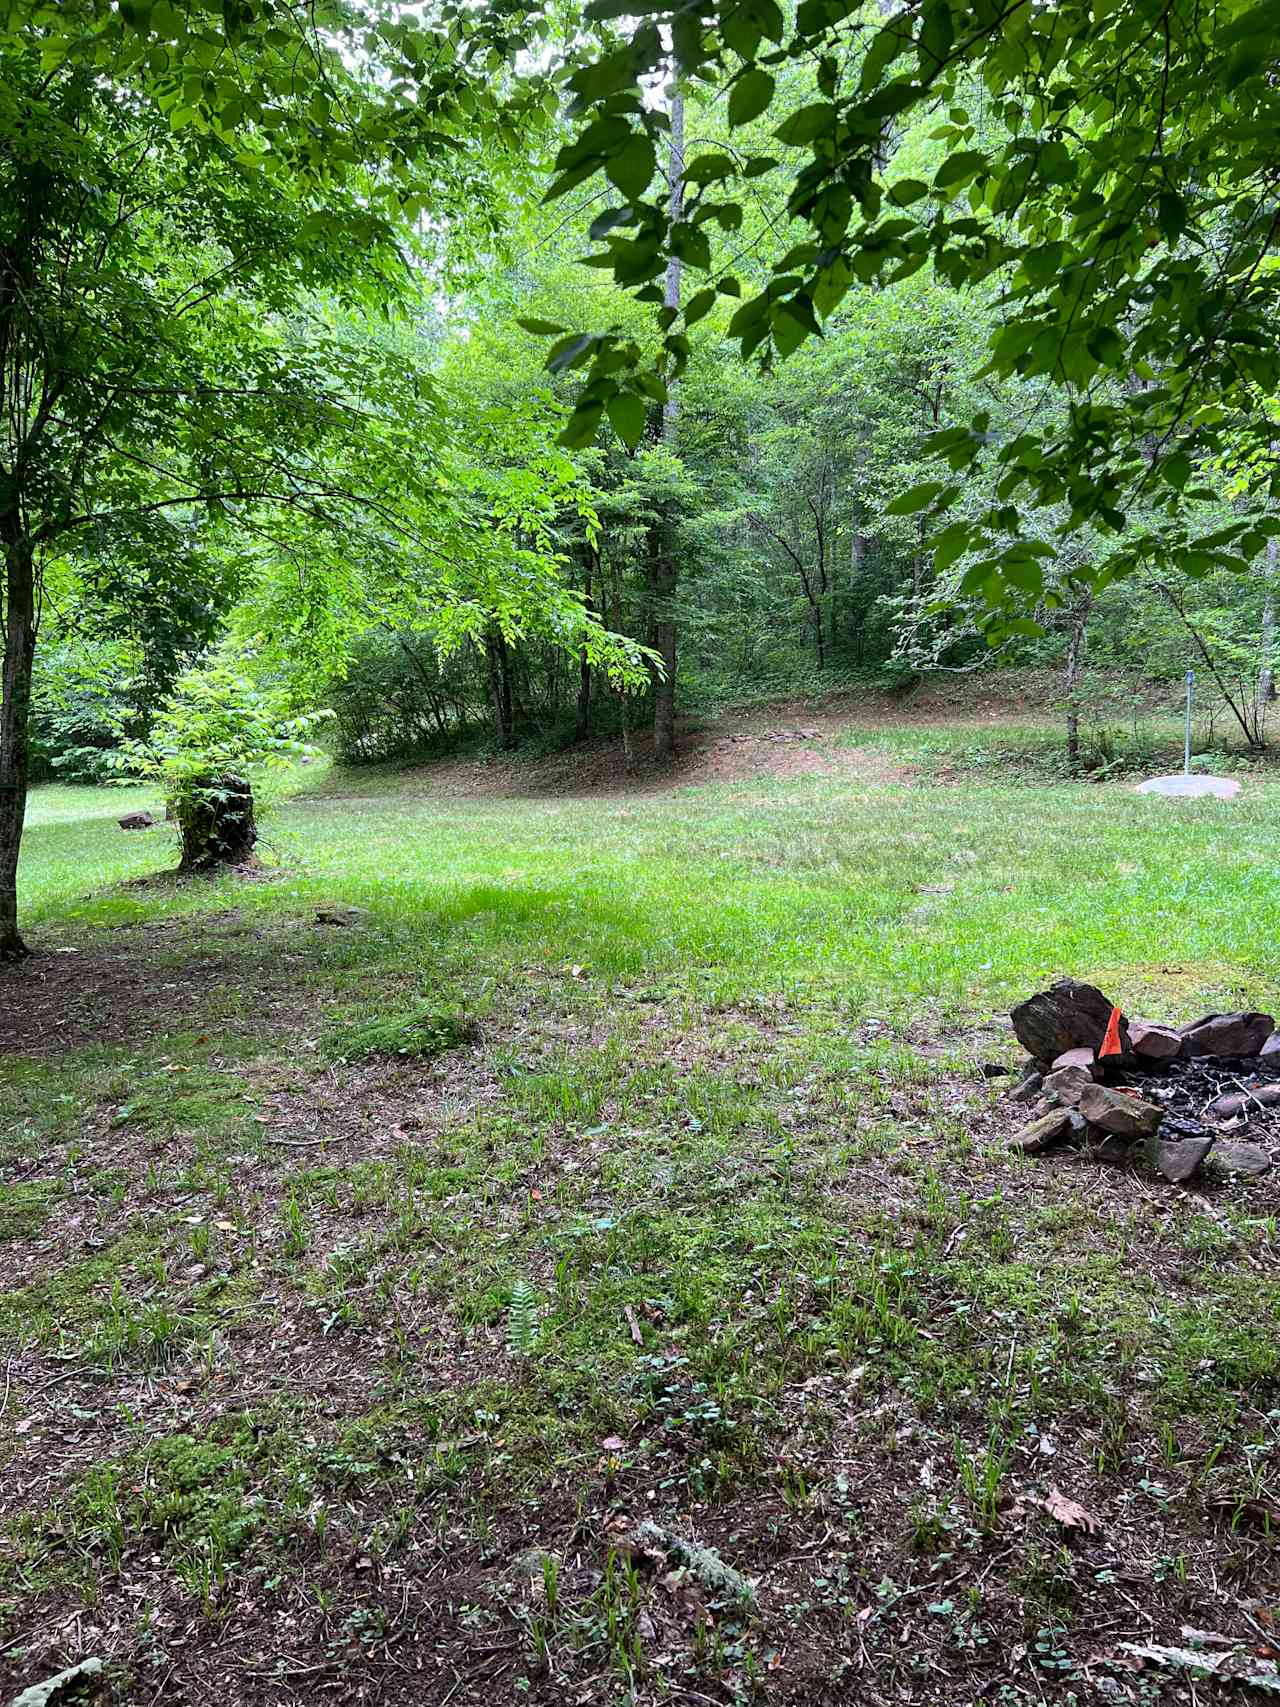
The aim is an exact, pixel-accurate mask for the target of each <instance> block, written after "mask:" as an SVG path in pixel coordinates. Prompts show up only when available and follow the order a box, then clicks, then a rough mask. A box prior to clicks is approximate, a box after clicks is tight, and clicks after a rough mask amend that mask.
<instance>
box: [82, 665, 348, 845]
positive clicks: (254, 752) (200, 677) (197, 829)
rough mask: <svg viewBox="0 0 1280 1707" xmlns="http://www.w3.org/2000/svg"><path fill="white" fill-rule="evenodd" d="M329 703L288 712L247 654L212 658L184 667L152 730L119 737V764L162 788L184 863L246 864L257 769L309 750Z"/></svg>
mask: <svg viewBox="0 0 1280 1707" xmlns="http://www.w3.org/2000/svg"><path fill="white" fill-rule="evenodd" d="M330 715H332V714H331V713H330V712H327V711H314V712H304V713H300V714H299V713H290V712H289V711H288V709H287V707H286V705H285V703H284V701H283V698H282V696H281V695H280V694H279V693H277V692H273V691H271V690H269V689H264V688H262V687H259V686H258V685H257V683H255V682H254V681H253V679H252V677H251V676H250V675H249V673H248V670H247V668H246V667H245V663H244V661H243V660H239V659H236V658H231V657H225V656H223V657H215V658H213V659H211V660H209V661H207V662H206V663H204V664H201V665H199V666H198V667H196V668H194V669H191V670H188V671H187V672H186V674H185V675H183V676H181V677H180V678H179V679H178V681H177V683H176V685H175V687H174V690H173V692H172V693H171V694H170V695H169V696H168V697H167V698H166V699H165V700H164V702H163V704H162V705H161V707H160V710H159V711H158V713H157V714H156V716H155V718H154V719H153V721H152V725H151V732H150V734H149V735H148V736H147V737H146V738H145V739H141V740H139V739H128V738H125V739H122V740H121V743H120V749H119V753H118V755H117V761H116V762H117V766H118V768H119V769H120V770H121V771H122V772H126V773H128V774H129V775H130V776H132V777H139V776H142V777H149V778H152V779H154V780H155V781H157V782H158V783H159V784H160V785H161V787H162V788H163V789H164V793H165V800H166V803H167V806H168V811H169V815H170V817H171V818H172V819H173V820H174V822H175V823H176V824H177V827H178V836H179V839H180V842H181V848H182V859H181V865H180V869H181V870H183V871H210V870H213V869H215V868H216V867H218V866H224V865H245V864H247V863H248V862H249V861H250V860H251V859H252V858H253V850H254V847H255V846H256V844H257V839H258V827H257V802H256V801H255V797H254V785H253V773H255V772H261V771H265V770H272V769H281V768H283V767H284V766H286V765H288V764H289V763H290V762H292V761H293V760H295V759H297V758H299V757H301V756H302V755H304V754H306V753H309V752H310V751H311V750H312V749H311V748H310V747H309V746H308V744H307V737H308V736H309V735H311V734H312V732H313V731H314V730H315V728H316V726H317V725H318V724H319V723H320V722H322V721H323V720H324V719H325V718H326V717H328V716H330Z"/></svg>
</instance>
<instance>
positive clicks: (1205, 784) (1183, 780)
mask: <svg viewBox="0 0 1280 1707" xmlns="http://www.w3.org/2000/svg"><path fill="white" fill-rule="evenodd" d="M1133 792H1134V793H1135V794H1175V795H1176V794H1181V795H1188V796H1192V797H1197V796H1198V797H1204V796H1210V797H1212V798H1213V799H1214V800H1231V799H1233V798H1234V796H1235V795H1237V794H1239V792H1240V784H1239V783H1238V782H1236V781H1235V779H1234V778H1233V777H1229V776H1153V777H1152V778H1151V780H1150V781H1149V782H1140V783H1139V784H1138V786H1137V788H1135V789H1134V791H1133Z"/></svg>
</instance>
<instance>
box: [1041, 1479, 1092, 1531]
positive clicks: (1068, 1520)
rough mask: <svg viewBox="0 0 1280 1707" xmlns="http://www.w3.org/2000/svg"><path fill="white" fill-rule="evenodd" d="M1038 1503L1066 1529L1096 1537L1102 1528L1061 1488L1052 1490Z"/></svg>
mask: <svg viewBox="0 0 1280 1707" xmlns="http://www.w3.org/2000/svg"><path fill="white" fill-rule="evenodd" d="M1037 1503H1038V1504H1039V1505H1040V1506H1042V1507H1043V1509H1044V1510H1045V1511H1047V1512H1048V1513H1049V1516H1050V1517H1052V1518H1054V1519H1055V1520H1056V1521H1057V1522H1058V1523H1060V1524H1062V1526H1063V1528H1064V1529H1082V1530H1083V1531H1084V1533H1085V1534H1086V1535H1096V1534H1097V1533H1098V1531H1099V1530H1100V1529H1101V1528H1102V1525H1101V1524H1100V1523H1099V1522H1098V1520H1097V1518H1096V1517H1095V1516H1094V1515H1093V1513H1092V1512H1091V1511H1086V1510H1085V1508H1084V1507H1083V1506H1082V1505H1079V1504H1078V1503H1077V1502H1076V1501H1075V1500H1073V1499H1069V1498H1068V1496H1067V1495H1066V1494H1064V1493H1063V1491H1062V1489H1061V1488H1050V1489H1049V1492H1048V1495H1047V1496H1046V1497H1045V1498H1044V1499H1042V1500H1040V1501H1038V1502H1037Z"/></svg>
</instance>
